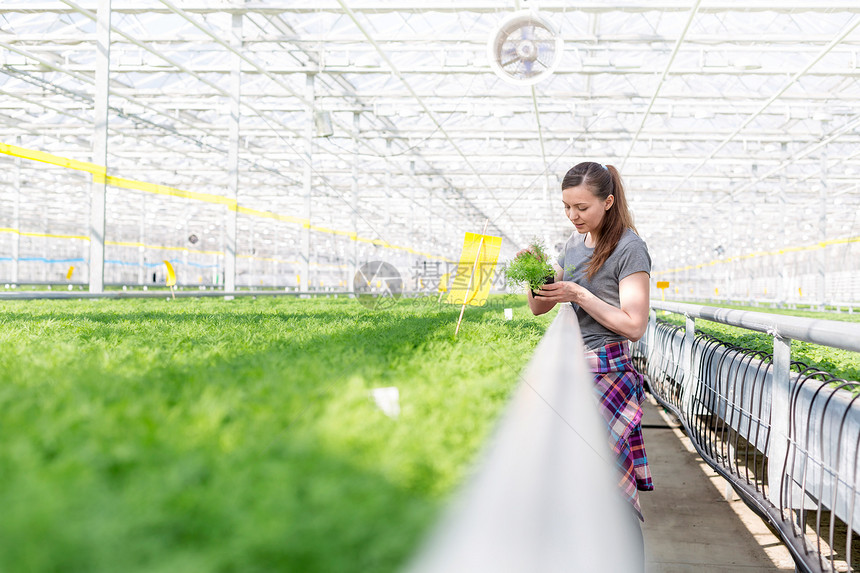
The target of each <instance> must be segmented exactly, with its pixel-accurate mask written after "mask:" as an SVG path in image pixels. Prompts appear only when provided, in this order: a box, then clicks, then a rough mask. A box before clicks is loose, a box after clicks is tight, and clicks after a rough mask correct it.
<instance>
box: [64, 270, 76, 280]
mask: <svg viewBox="0 0 860 573" xmlns="http://www.w3.org/2000/svg"><path fill="white" fill-rule="evenodd" d="M73 272H75V267H69V272H67V273H66V280H67V281H70V280H72V273H73Z"/></svg>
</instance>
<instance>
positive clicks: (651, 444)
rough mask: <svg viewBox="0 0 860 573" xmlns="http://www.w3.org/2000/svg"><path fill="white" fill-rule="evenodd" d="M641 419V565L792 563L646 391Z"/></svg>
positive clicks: (788, 566) (709, 572) (657, 569)
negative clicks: (647, 488)
mask: <svg viewBox="0 0 860 573" xmlns="http://www.w3.org/2000/svg"><path fill="white" fill-rule="evenodd" d="M648 400H649V401H648V403H646V404H645V406H644V408H645V416H644V418H643V420H642V422H643V425H644V428H643V431H644V434H645V448H646V451H647V453H648V461H649V463H650V465H651V472H652V475H653V478H654V486H655V489H654V491H652V492H640V493H641V496H640V499H641V504H642V512H643V514H644V515H645V523H644V524H643V526H642V532H643V534H644V536H645V552H646V561H647V568H646V570H647V572H648V573H681V572H692V571H696V572H706V573H729V572H746V573H749V572H753V571H755V572H758V571H762V572H763V571H786V572H791V571H794V561H792V559H791V556H790V554H789V552H788V550H787V549H786V548H785V547H784V546H783V545H782V543H781V542H780V541H779V538H777V537H776V536H774V535H773V534H772V533H771V532H770V530H769V529H768V527H767V526H766V525H765V523H764V522H763V521H762V520H761V518H759V517H758V516H757V515H755V514H754V513H753V512H752V511H751V510H750V509H749V508H747V507H746V505H744V503H743V501H740V500H738V499H737V498H736V496H730V497H735V499H734V501H727V499H726V497H725V495H726V482H725V480H723V478H722V477H720V476H719V475H718V474H717V473H716V472H715V471H713V470H712V469H711V468H710V467H709V466H708V465H707V464H705V463H704V462H703V461H702V459H701V458H700V457H699V456H698V455H697V454H696V453H695V449H694V448H693V447H692V445H691V444H690V441H689V440H688V439H687V437H686V436H685V435H684V434H683V432H682V431H681V430H680V429H679V427H680V425H679V424H678V423H677V421H676V420H673V419H672V418H671V415H670V414H667V413H665V412H664V411H663V408H662V407H660V406H659V405H658V404H657V402H656V401H654V399H653V398H652V397H651V396H650V395H649V396H648Z"/></svg>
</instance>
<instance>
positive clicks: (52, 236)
mask: <svg viewBox="0 0 860 573" xmlns="http://www.w3.org/2000/svg"><path fill="white" fill-rule="evenodd" d="M0 233H12V234H15V235H20V236H22V237H47V238H49V239H78V240H80V241H89V240H90V238H89V237H84V236H83V235H55V234H53V233H30V232H29V231H19V230H18V229H11V228H9V227H0Z"/></svg>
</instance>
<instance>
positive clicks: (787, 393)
mask: <svg viewBox="0 0 860 573" xmlns="http://www.w3.org/2000/svg"><path fill="white" fill-rule="evenodd" d="M790 402H791V339H790V338H782V337H780V336H774V337H773V376H772V377H771V401H770V403H771V406H770V443H769V448H768V449H769V451H768V452H767V459H768V464H767V474H768V475H767V481H768V499H770V501H771V503H773V504H774V505H775V506H777V507H778V508H783V507H788V499H787V498H788V495H789V492H788V491H787V490H786V489H785V487H786V479H785V468H784V465H785V460H786V454H787V453H788V433H789V432H788V430H789V428H788V421H789V415H790Z"/></svg>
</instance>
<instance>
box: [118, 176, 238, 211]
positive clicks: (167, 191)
mask: <svg viewBox="0 0 860 573" xmlns="http://www.w3.org/2000/svg"><path fill="white" fill-rule="evenodd" d="M105 183H107V184H108V185H112V186H114V187H120V188H122V189H133V190H135V191H143V192H145V193H153V194H155V195H168V196H171V197H181V198H183V199H194V200H195V201H203V202H205V203H215V204H218V205H227V206H228V207H233V206H234V205H236V200H235V199H230V198H227V197H223V196H221V195H214V194H212V193H198V192H196V191H186V190H184V189H177V188H176V187H168V186H167V185H157V184H155V183H147V182H145V181H136V180H134V179H125V178H123V177H114V176H112V175H108V176H107V177H106V178H105Z"/></svg>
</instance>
